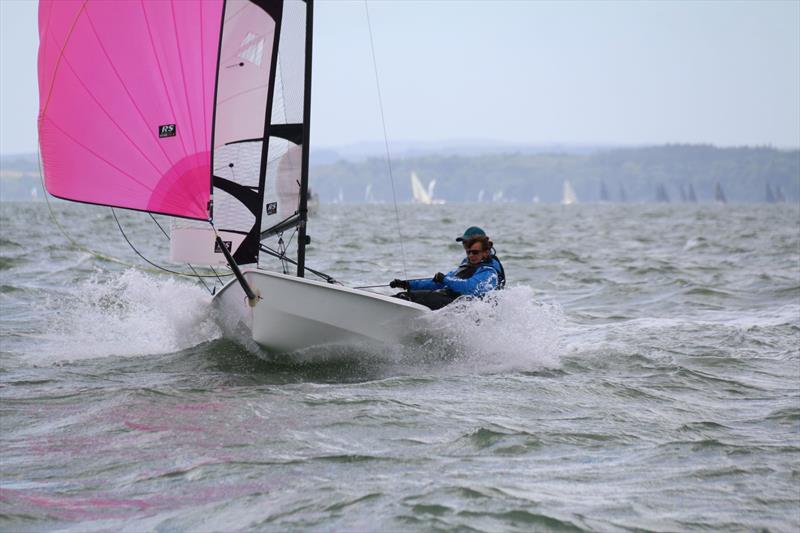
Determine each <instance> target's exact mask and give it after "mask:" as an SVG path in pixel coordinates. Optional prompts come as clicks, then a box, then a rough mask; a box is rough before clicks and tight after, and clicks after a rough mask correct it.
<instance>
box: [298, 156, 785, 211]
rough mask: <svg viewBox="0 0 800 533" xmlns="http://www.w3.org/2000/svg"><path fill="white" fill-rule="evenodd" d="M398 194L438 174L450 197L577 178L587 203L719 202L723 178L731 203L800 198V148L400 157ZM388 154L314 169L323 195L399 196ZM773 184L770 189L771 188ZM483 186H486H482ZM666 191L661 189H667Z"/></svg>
mask: <svg viewBox="0 0 800 533" xmlns="http://www.w3.org/2000/svg"><path fill="white" fill-rule="evenodd" d="M391 169H392V175H393V176H394V182H395V186H396V191H397V196H398V201H400V202H408V201H411V198H412V195H411V185H410V175H411V172H412V171H414V172H416V173H417V175H418V176H419V178H420V180H421V181H422V182H423V184H425V185H427V183H428V182H429V181H430V180H432V179H435V180H436V185H435V189H434V194H435V196H436V197H437V198H442V199H445V200H447V201H448V202H465V203H471V202H477V201H479V199H480V200H481V201H484V202H489V201H492V200H493V198H494V199H495V201H511V202H526V203H527V202H531V201H536V200H538V201H541V202H543V203H553V202H560V201H561V199H562V194H563V186H564V182H565V181H569V182H570V184H571V185H572V188H573V189H574V191H575V194H576V196H577V198H578V201H579V202H598V201H603V200H606V201H611V202H618V201H628V202H655V201H665V195H666V200H668V201H672V202H679V201H682V200H684V201H689V200H690V198H691V196H690V193H691V191H692V190H693V191H694V196H695V197H696V199H697V201H699V202H706V201H714V198H715V189H716V186H717V184H719V185H720V188H721V189H722V191H723V192H724V194H725V196H726V198H727V200H728V201H730V202H765V201H767V199H768V198H767V197H768V193H769V191H771V192H772V196H773V198H777V199H779V198H780V197H781V195H782V197H783V198H785V200H786V201H795V202H796V201H798V200H800V150H778V149H774V148H767V147H764V148H716V147H714V146H707V145H666V146H656V147H642V148H622V149H612V150H605V151H598V152H595V153H592V154H566V153H552V154H520V153H510V154H487V155H481V156H476V157H465V156H437V155H426V156H421V157H414V158H404V159H399V160H394V161H392V165H391ZM388 172H389V171H388V167H387V164H386V161H385V159H377V158H375V159H368V160H366V161H363V162H351V161H339V162H337V163H333V164H328V165H319V166H315V167H313V168H312V169H311V183H312V188H313V190H314V191H316V192H317V193H318V194H319V195H320V199H321V201H323V202H331V201H340V200H341V201H344V202H346V203H361V202H365V201H367V200H371V201H377V202H381V201H387V202H388V201H391V198H392V193H391V183H390V180H389V174H388ZM768 188H769V191H768ZM481 191H482V192H481ZM659 191H661V192H659ZM367 195H369V198H368V196H367Z"/></svg>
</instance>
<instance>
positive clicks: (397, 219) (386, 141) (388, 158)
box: [364, 0, 408, 278]
mask: <svg viewBox="0 0 800 533" xmlns="http://www.w3.org/2000/svg"><path fill="white" fill-rule="evenodd" d="M364 11H366V13H367V28H368V29H369V46H370V50H371V51H372V67H373V69H374V71H375V86H376V87H377V89H378V107H380V110H381V124H382V125H383V144H384V146H385V148H386V166H387V167H388V169H389V181H391V183H392V203H393V204H394V219H395V224H396V226H397V235H398V236H399V237H400V252H401V255H402V257H403V277H404V278H408V267H407V265H406V250H405V246H404V244H403V241H404V239H403V232H402V230H401V229H400V212H399V211H398V209H397V193H396V192H395V186H394V175H393V174H392V158H391V155H390V153H389V135H388V134H387V133H386V117H385V116H384V114H383V98H382V96H381V82H380V78H379V77H378V60H377V59H376V58H375V42H374V41H373V39H372V23H371V21H370V18H369V6H368V5H367V0H364Z"/></svg>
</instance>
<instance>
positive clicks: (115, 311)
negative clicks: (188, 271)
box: [32, 269, 221, 363]
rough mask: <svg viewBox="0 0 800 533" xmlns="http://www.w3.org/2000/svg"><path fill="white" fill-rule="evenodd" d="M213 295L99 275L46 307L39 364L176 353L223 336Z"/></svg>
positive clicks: (150, 279)
mask: <svg viewBox="0 0 800 533" xmlns="http://www.w3.org/2000/svg"><path fill="white" fill-rule="evenodd" d="M210 298H211V297H210V295H209V294H208V293H207V292H205V291H204V290H203V289H202V288H200V287H199V286H196V285H192V284H190V283H187V282H186V281H184V280H179V279H176V278H167V277H161V276H152V275H148V274H145V273H142V272H140V271H138V270H133V269H131V270H127V271H125V272H121V273H118V274H111V275H109V274H108V273H107V272H103V273H102V274H95V275H94V276H92V277H91V278H90V279H88V280H87V281H84V282H83V283H81V284H79V285H78V286H77V287H75V288H74V289H68V291H67V292H66V293H65V294H61V295H58V296H51V298H50V299H49V301H48V302H47V303H46V307H47V308H48V310H49V311H50V312H49V313H46V314H47V315H50V316H51V318H50V319H49V321H48V322H47V323H46V327H47V333H46V334H44V335H42V336H41V340H42V341H44V342H43V343H41V344H39V345H38V346H37V348H38V349H39V351H38V352H37V353H36V354H32V356H33V358H34V359H36V362H39V363H41V362H50V363H53V362H63V361H72V360H81V359H94V358H99V357H110V356H142V355H150V354H159V353H170V352H175V351H179V350H183V349H186V348H190V347H192V346H195V345H198V344H201V343H203V342H207V341H210V340H213V339H216V338H218V337H220V335H221V332H220V330H219V328H218V327H217V325H216V323H215V322H214V320H213V319H212V317H211V313H210V311H209V309H210V306H209V302H210Z"/></svg>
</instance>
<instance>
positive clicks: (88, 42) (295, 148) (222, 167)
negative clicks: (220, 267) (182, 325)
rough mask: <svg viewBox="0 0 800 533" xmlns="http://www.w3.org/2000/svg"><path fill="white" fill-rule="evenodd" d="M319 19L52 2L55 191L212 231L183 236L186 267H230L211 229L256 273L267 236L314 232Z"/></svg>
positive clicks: (232, 3) (48, 179) (288, 10)
mask: <svg viewBox="0 0 800 533" xmlns="http://www.w3.org/2000/svg"><path fill="white" fill-rule="evenodd" d="M310 9H311V3H310V2H308V3H307V2H304V1H302V0H285V1H281V0H227V1H224V0H181V1H174V0H172V1H166V0H141V1H138V2H133V1H119V2H111V1H107V0H78V1H63V0H41V1H40V5H39V17H40V43H41V44H40V50H39V88H40V97H41V98H40V114H39V138H40V145H41V153H42V160H43V163H44V172H45V185H46V186H47V189H48V191H49V192H50V193H51V194H53V195H55V196H58V197H61V198H65V199H69V200H75V201H80V202H88V203H94V204H100V205H108V206H113V207H122V208H127V209H135V210H140V211H147V212H151V213H161V214H165V215H172V216H176V217H183V218H186V219H194V220H201V221H206V222H205V223H203V224H199V223H192V222H188V223H181V224H177V225H176V226H175V227H174V228H173V239H172V241H173V243H172V257H173V259H175V260H182V261H191V262H196V263H208V264H213V263H220V262H223V261H224V259H223V256H222V254H221V253H220V250H218V249H217V250H215V242H214V231H213V229H212V228H211V227H210V226H209V224H208V222H213V224H214V227H215V228H216V230H217V231H218V232H219V234H220V235H221V236H222V238H223V242H225V244H226V247H228V248H229V249H230V250H231V252H232V254H233V258H234V259H235V261H236V262H237V263H238V264H253V263H257V262H258V255H259V249H260V244H261V238H262V225H263V226H266V227H275V226H280V227H279V228H278V231H282V230H288V229H294V228H295V227H298V226H299V227H301V232H302V231H304V223H305V209H304V204H303V202H302V200H301V196H302V195H303V194H305V193H304V192H303V191H304V190H305V187H307V153H304V147H306V146H307V142H304V139H307V137H308V128H307V122H308V119H307V115H308V112H307V108H306V107H307V106H306V105H305V103H306V92H307V86H308V83H307V80H306V79H305V77H306V72H307V70H308V69H307V64H310V63H309V61H310V59H308V58H306V43H307V39H306V31H307V24H306V20H307V13H308V12H309V11H310ZM309 22H310V17H309ZM301 184H302V186H301ZM265 219H267V220H269V222H268V223H263V221H264V220H265ZM273 233H275V232H274V231H273ZM304 242H305V239H302V242H301V243H300V246H301V247H302V246H303V245H304Z"/></svg>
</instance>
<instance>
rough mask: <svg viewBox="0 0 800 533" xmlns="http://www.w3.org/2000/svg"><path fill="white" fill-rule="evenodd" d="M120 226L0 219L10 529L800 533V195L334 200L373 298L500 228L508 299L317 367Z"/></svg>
mask: <svg viewBox="0 0 800 533" xmlns="http://www.w3.org/2000/svg"><path fill="white" fill-rule="evenodd" d="M114 215H115V213H112V212H111V210H110V209H108V208H103V207H96V206H87V205H79V204H69V203H65V202H55V203H53V204H52V205H48V204H46V203H44V202H39V203H3V204H0V229H1V230H2V231H0V413H1V415H2V416H1V417H0V531H4V532H28V531H60V532H61V531H63V532H81V533H83V532H106V531H114V532H117V531H121V532H141V531H155V532H178V531H193V532H195V531H196V532H205V531H208V532H212V531H225V532H227V531H348V532H349V531H365V532H371V531H376V532H377V531H380V532H383V531H425V532H428V531H459V532H462V531H463V532H473V531H486V532H495V531H503V532H505V531H526V532H527V531H786V532H797V531H798V530H799V529H800V351H799V350H800V205H798V204H797V203H790V204H780V205H767V204H761V205H759V204H749V205H733V204H726V205H723V204H595V205H588V204H587V205H583V204H578V205H570V206H561V205H535V204H526V205H522V204H476V205H442V206H422V205H417V206H412V205H399V206H397V208H395V207H394V206H392V205H328V204H323V205H322V206H320V208H319V210H318V211H317V212H316V213H314V216H313V217H312V218H311V220H310V222H309V233H310V235H311V239H312V240H311V245H310V246H309V248H308V264H309V266H311V267H312V268H315V269H317V270H321V271H323V272H325V273H327V274H330V275H332V276H333V277H334V278H336V280H338V281H339V282H341V283H343V284H345V285H347V286H351V287H362V286H371V285H385V284H387V283H388V282H389V281H390V280H392V279H394V278H417V277H428V276H433V275H434V274H435V273H436V272H438V271H445V272H446V271H447V270H450V269H452V268H454V266H455V265H457V264H458V263H459V262H460V261H461V259H462V258H463V250H462V249H461V247H460V245H459V244H458V243H456V242H455V237H456V236H458V235H460V234H461V232H463V230H464V229H465V228H466V227H468V226H473V225H477V226H480V227H482V228H484V229H485V230H486V232H487V233H488V234H489V235H490V237H491V238H492V240H493V241H494V243H495V249H496V251H497V254H498V256H499V257H500V258H501V259H502V261H503V264H504V265H505V270H506V274H507V278H508V287H507V288H506V289H505V290H504V291H501V292H497V293H496V294H494V295H492V296H491V297H489V298H487V299H485V300H476V301H472V302H464V303H458V304H456V305H454V306H451V307H448V308H446V309H443V310H441V311H438V312H435V313H430V314H429V315H428V316H427V317H425V318H424V319H423V320H422V321H421V322H420V323H419V324H416V325H415V326H414V327H416V328H419V331H410V332H406V333H408V335H406V336H405V337H404V338H406V339H407V340H406V341H404V342H403V343H399V344H397V345H391V346H368V345H353V346H336V347H318V348H315V349H311V350H306V351H304V352H299V353H295V354H274V353H269V352H267V351H265V350H263V349H261V348H259V347H258V346H255V345H253V344H252V343H250V342H248V341H247V339H242V338H236V337H235V336H232V335H230V336H229V335H226V334H225V333H224V332H223V329H222V328H221V326H220V317H218V316H215V315H214V312H213V311H212V310H211V307H210V305H209V304H210V301H211V294H210V291H209V289H211V290H213V289H212V285H213V282H214V281H215V280H214V279H213V278H205V283H206V284H208V285H209V287H208V288H206V287H204V286H203V284H202V283H200V282H198V281H197V280H196V279H192V278H187V277H181V276H176V275H170V274H165V273H161V272H160V271H158V270H157V269H156V268H155V267H154V266H152V265H150V264H148V263H146V262H145V261H144V260H143V259H141V258H140V257H139V256H138V255H137V253H135V252H134V251H133V249H132V248H131V246H129V244H128V243H127V242H126V239H127V240H129V241H130V243H131V244H132V245H133V247H134V248H135V249H136V250H137V251H138V253H140V254H141V255H142V256H144V257H146V258H147V259H149V260H150V261H152V262H153V263H156V264H157V265H161V266H164V265H168V263H167V256H168V252H167V250H168V244H167V241H166V238H165V237H164V235H163V234H162V232H161V230H160V228H159V227H158V226H157V225H156V223H155V222H154V221H153V220H152V219H151V218H150V217H149V216H147V215H145V214H142V213H133V212H123V211H116V216H117V218H118V220H119V222H120V225H121V227H122V229H123V230H124V234H125V235H124V236H123V235H122V234H121V232H120V228H118V227H117V222H116V221H115V219H114ZM158 221H159V222H160V223H161V225H162V226H164V229H167V228H166V226H169V222H166V221H165V220H164V219H160V220H158ZM287 238H288V235H287ZM170 266H171V268H175V269H178V270H180V271H182V272H186V271H188V269H187V268H186V267H182V266H180V265H170ZM262 266H263V267H265V268H273V269H275V270H280V269H281V268H282V267H281V265H280V264H271V263H270V262H269V261H268V260H266V259H265V260H264V261H263V264H262ZM217 285H219V284H218V283H217ZM369 290H374V291H376V292H381V293H384V294H390V293H391V292H392V291H391V289H389V288H388V287H376V288H372V289H369ZM398 327H407V326H402V325H398Z"/></svg>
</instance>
